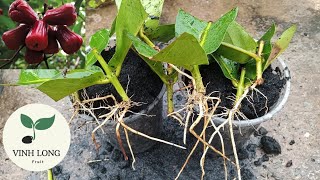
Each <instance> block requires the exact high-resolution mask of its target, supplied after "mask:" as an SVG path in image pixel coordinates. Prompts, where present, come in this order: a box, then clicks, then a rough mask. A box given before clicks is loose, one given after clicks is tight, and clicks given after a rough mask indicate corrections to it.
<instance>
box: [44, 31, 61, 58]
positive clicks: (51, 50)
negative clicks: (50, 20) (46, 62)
mask: <svg viewBox="0 0 320 180" xmlns="http://www.w3.org/2000/svg"><path fill="white" fill-rule="evenodd" d="M43 52H44V53H45V54H56V53H58V52H59V45H58V42H57V37H56V30H54V29H53V28H52V27H50V26H49V30H48V47H47V48H46V49H45V50H43Z"/></svg>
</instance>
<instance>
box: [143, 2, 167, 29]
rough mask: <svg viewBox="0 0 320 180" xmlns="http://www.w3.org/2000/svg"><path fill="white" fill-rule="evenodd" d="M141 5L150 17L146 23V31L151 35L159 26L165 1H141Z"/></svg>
mask: <svg viewBox="0 0 320 180" xmlns="http://www.w3.org/2000/svg"><path fill="white" fill-rule="evenodd" d="M141 3H142V6H143V7H144V9H145V11H146V12H147V13H148V15H149V16H148V18H147V19H146V21H145V23H144V31H145V33H146V34H149V33H152V32H153V31H155V30H157V27H158V26H159V20H160V16H161V13H162V7H163V3H164V0H141Z"/></svg>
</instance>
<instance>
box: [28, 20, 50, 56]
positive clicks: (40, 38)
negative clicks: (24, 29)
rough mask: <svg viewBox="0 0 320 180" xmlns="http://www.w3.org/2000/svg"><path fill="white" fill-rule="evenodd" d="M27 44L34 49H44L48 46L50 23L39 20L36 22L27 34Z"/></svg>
mask: <svg viewBox="0 0 320 180" xmlns="http://www.w3.org/2000/svg"><path fill="white" fill-rule="evenodd" d="M26 45H27V47H28V48H29V49H31V50H34V51H42V50H44V49H46V48H47V46H48V25H47V24H46V23H45V22H43V21H42V20H39V21H37V22H35V23H34V25H33V27H32V29H31V31H30V32H29V34H28V35H27V38H26Z"/></svg>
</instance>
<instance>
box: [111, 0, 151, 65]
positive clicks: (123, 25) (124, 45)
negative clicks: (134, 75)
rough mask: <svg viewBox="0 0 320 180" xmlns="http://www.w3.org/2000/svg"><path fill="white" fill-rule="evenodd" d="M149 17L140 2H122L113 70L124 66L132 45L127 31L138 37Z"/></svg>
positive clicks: (117, 21) (117, 22) (123, 0)
mask: <svg viewBox="0 0 320 180" xmlns="http://www.w3.org/2000/svg"><path fill="white" fill-rule="evenodd" d="M147 17H148V14H147V13H146V12H145V10H144V9H143V6H142V5H141V3H140V0H122V2H121V6H120V9H119V12H118V15H117V20H116V36H117V42H116V44H117V46H116V52H115V54H114V55H113V57H112V58H111V60H110V61H109V65H110V66H111V67H112V68H118V67H120V66H121V65H122V63H123V61H124V59H125V57H126V55H127V53H128V51H129V48H130V47H131V45H132V42H131V39H130V38H128V36H127V35H126V32H125V31H127V32H129V33H131V34H133V35H136V34H137V33H138V32H139V30H140V29H141V27H142V25H143V22H144V20H145V19H146V18H147Z"/></svg>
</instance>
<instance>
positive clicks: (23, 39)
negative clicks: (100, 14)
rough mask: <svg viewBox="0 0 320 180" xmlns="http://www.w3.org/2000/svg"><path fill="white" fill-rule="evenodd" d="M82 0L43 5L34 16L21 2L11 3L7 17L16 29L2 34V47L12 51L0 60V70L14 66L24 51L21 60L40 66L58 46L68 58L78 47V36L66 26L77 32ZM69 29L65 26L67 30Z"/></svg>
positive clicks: (79, 42) (32, 11)
mask: <svg viewBox="0 0 320 180" xmlns="http://www.w3.org/2000/svg"><path fill="white" fill-rule="evenodd" d="M81 3H82V1H81V0H79V1H77V3H75V5H74V4H71V3H67V4H64V5H62V6H60V7H58V8H53V6H49V5H48V3H46V2H45V3H44V4H43V9H44V10H43V13H39V14H37V13H36V12H35V11H34V9H33V8H32V7H31V6H30V5H29V4H28V2H26V1H25V0H15V1H14V2H12V4H11V5H10V6H9V8H8V17H9V18H10V19H11V20H12V21H14V22H16V23H18V26H17V27H16V28H13V29H11V30H9V31H6V32H4V33H3V35H2V40H3V42H4V44H5V46H6V47H7V48H8V49H10V50H15V53H14V55H13V56H12V57H11V58H9V59H1V60H2V61H3V62H5V63H3V65H1V68H3V67H6V66H8V65H10V64H12V63H14V62H15V61H16V60H17V58H18V56H19V55H20V52H21V51H22V50H23V49H24V48H25V47H26V48H25V53H24V59H25V61H26V62H27V63H28V64H34V65H35V66H38V65H40V63H41V62H43V61H44V62H45V63H46V66H47V68H49V65H48V62H47V59H48V58H49V57H52V56H53V55H55V54H57V53H59V44H60V45H61V48H62V49H63V50H64V52H65V53H67V54H69V55H72V54H74V53H76V52H77V51H78V50H79V49H80V47H81V46H82V37H81V36H80V35H78V34H77V33H74V32H72V30H70V29H69V27H71V26H72V27H77V28H78V29H79V28H80V30H76V29H74V30H76V31H77V32H78V33H79V31H81V26H82V24H75V23H76V20H77V16H78V15H77V11H78V12H79V8H80V5H81ZM67 26H69V27H67Z"/></svg>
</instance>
